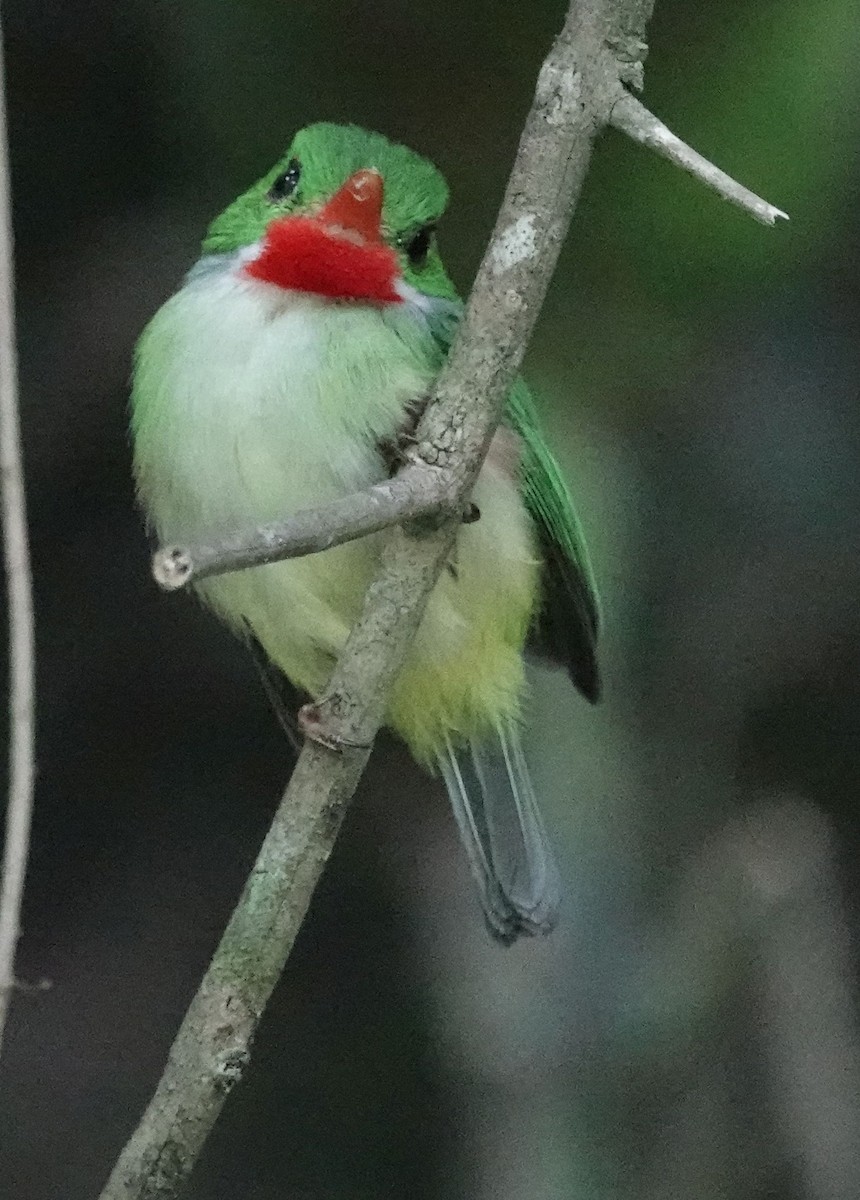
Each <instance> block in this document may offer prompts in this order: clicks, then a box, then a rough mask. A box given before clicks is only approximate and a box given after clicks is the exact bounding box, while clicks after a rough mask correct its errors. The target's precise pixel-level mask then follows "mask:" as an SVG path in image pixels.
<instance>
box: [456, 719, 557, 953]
mask: <svg viewBox="0 0 860 1200" xmlns="http://www.w3.org/2000/svg"><path fill="white" fill-rule="evenodd" d="M439 767H440V770H441V772H442V776H443V778H444V780H445V784H446V786H447V788H448V795H449V796H450V798H451V806H452V808H453V809H454V816H455V817H456V819H457V825H458V827H459V830H460V837H461V839H462V841H463V845H464V847H465V849H466V854H467V855H468V857H469V864H470V866H471V868H472V874H473V875H474V877H475V882H476V883H477V885H478V893H479V895H480V899H481V905H482V907H483V909H484V916H485V917H486V920H487V925H488V926H489V929H490V932H491V933H492V934H493V936H494V937H497V938H498V939H499V940H500V941H502V942H506V943H510V942H513V941H514V940H515V939H516V938H517V937H519V935H520V934H536V933H549V931H550V930H551V929H552V928H553V926H554V925H555V923H556V919H557V917H558V904H559V876H558V869H557V867H556V865H555V859H554V857H553V853H552V850H551V849H550V845H549V841H548V839H547V835H546V829H545V828H544V823H543V819H542V817H541V815H540V810H539V809H538V805H537V799H536V798H535V794H534V789H533V788H532V782H531V779H530V778H529V772H528V767H527V766H526V761H525V757H524V756H523V751H522V747H521V745H520V740H519V734H518V732H517V729H516V727H515V726H514V724H513V723H512V722H504V723H499V724H498V725H497V727H496V736H495V737H494V738H493V739H492V740H491V741H481V742H475V741H471V742H470V743H469V745H468V747H463V748H459V747H458V748H457V749H454V747H453V746H452V745H451V744H450V742H449V743H448V746H447V748H446V752H445V753H444V754H443V755H440V756H439Z"/></svg>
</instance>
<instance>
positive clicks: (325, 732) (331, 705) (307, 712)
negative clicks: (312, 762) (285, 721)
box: [298, 696, 368, 751]
mask: <svg viewBox="0 0 860 1200" xmlns="http://www.w3.org/2000/svg"><path fill="white" fill-rule="evenodd" d="M337 707H338V705H337V697H336V696H323V697H322V699H321V700H312V701H310V702H309V703H308V704H303V705H302V707H301V708H300V709H299V715H298V723H299V730H300V731H301V733H302V734H304V736H305V737H306V738H307V739H308V740H309V741H311V742H316V743H317V744H318V745H320V746H326V747H327V748H328V749H329V750H337V751H343V750H366V749H368V745H367V743H366V742H359V741H355V740H353V739H350V738H348V737H344V735H343V734H342V733H339V732H338V730H337V729H336V728H335V723H336V721H337V716H338V713H337Z"/></svg>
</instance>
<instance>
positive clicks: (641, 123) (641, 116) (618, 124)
mask: <svg viewBox="0 0 860 1200" xmlns="http://www.w3.org/2000/svg"><path fill="white" fill-rule="evenodd" d="M610 124H611V125H614V127H615V128H616V129H619V130H620V131H621V132H622V133H626V134H627V135H628V137H631V138H633V140H634V142H640V143H641V144H642V145H643V146H647V147H648V149H649V150H654V151H656V153H657V154H661V155H662V156H663V158H668V159H669V162H673V163H674V164H675V166H676V167H680V168H681V169H682V170H683V171H688V172H689V173H690V175H693V176H695V178H696V179H701V181H702V183H705V184H707V186H708V187H709V188H713V190H714V191H715V192H718V193H719V194H720V195H721V196H722V197H723V199H724V200H728V201H729V202H730V203H731V204H736V205H737V206H738V208H742V209H744V211H745V212H748V213H749V214H750V216H752V217H755V219H756V220H757V221H761V223H762V225H774V224H775V223H776V222H777V221H778V220H783V221H787V220H788V213H784V212H783V211H782V209H780V208H776V207H775V206H774V205H773V204H768V202H767V200H762V198H761V196H757V195H756V194H755V192H751V191H750V190H749V188H745V187H744V186H743V184H742V183H737V182H736V181H735V180H734V179H732V177H731V176H730V175H727V174H726V173H725V171H721V170H720V168H719V167H715V166H714V164H713V163H712V162H709V161H708V160H707V159H706V158H703V156H702V155H701V154H699V152H698V151H697V150H694V149H693V148H692V146H688V145H687V143H686V142H682V141H681V139H680V138H679V137H676V136H675V134H674V133H673V132H672V130H671V129H669V128H668V127H667V126H666V125H664V124H663V122H662V121H661V120H660V119H659V118H658V117H655V116H654V114H653V113H651V112H649V111H648V109H647V108H646V107H645V105H644V104H642V103H641V102H640V101H639V100H637V99H636V97H635V96H631V95H630V93H629V92H625V91H623V90H622V91H621V92H620V93H619V97H618V100H617V101H616V102H615V105H614V106H613V109H612V116H611V118H610Z"/></svg>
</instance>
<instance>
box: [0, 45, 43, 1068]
mask: <svg viewBox="0 0 860 1200" xmlns="http://www.w3.org/2000/svg"><path fill="white" fill-rule="evenodd" d="M0 472H2V509H3V555H4V562H5V568H6V594H7V604H8V610H9V795H8V801H7V807H6V840H5V843H4V848H3V881H2V888H0V1047H2V1043H3V1034H4V1031H5V1027H6V1017H7V1014H8V1011H9V1003H10V1000H11V996H12V990H13V989H14V987H15V951H16V948H17V945H18V937H19V933H20V927H21V904H22V901H23V896H24V877H25V875H26V871H27V854H28V848H29V842H30V822H31V818H32V812H33V781H34V777H35V767H34V757H33V756H34V742H35V735H34V719H35V718H34V707H35V665H34V636H33V587H32V577H31V572H30V551H29V546H28V542H27V510H26V499H25V492H24V467H23V461H22V453H21V429H20V421H19V416H18V368H17V356H16V350H15V282H14V268H13V241H12V213H11V199H10V184H9V146H8V136H7V129H6V82H5V72H4V67H3V36H2V29H0Z"/></svg>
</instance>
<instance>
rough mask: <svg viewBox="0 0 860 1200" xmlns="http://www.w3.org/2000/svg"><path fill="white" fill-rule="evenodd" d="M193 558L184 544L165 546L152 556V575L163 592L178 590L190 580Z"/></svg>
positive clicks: (192, 571) (192, 570) (192, 572)
mask: <svg viewBox="0 0 860 1200" xmlns="http://www.w3.org/2000/svg"><path fill="white" fill-rule="evenodd" d="M193 574H194V560H193V559H192V557H191V554H190V552H189V551H188V550H186V549H185V547H184V546H166V547H161V548H159V549H158V550H156V552H155V554H153V556H152V576H153V579H154V580H155V582H156V583H157V584H158V586H159V587H160V588H161V589H162V590H163V591H165V592H178V591H179V590H180V588H184V587H185V585H186V584H187V583H188V582H189V581H190V580H191V576H192V575H193Z"/></svg>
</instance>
